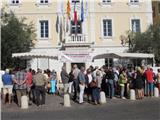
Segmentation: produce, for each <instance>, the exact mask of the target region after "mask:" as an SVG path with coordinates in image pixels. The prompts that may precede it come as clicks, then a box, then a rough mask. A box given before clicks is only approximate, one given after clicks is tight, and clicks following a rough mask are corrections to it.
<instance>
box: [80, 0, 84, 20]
mask: <svg viewBox="0 0 160 120" xmlns="http://www.w3.org/2000/svg"><path fill="white" fill-rule="evenodd" d="M83 21H84V8H83V0H82V2H81V22H83Z"/></svg>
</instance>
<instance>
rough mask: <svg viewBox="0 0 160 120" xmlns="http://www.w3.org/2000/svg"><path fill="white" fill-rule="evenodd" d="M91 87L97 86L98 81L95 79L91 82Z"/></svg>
mask: <svg viewBox="0 0 160 120" xmlns="http://www.w3.org/2000/svg"><path fill="white" fill-rule="evenodd" d="M90 87H92V88H95V87H97V82H95V81H94V80H93V81H92V82H91V83H90Z"/></svg>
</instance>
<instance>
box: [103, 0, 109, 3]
mask: <svg viewBox="0 0 160 120" xmlns="http://www.w3.org/2000/svg"><path fill="white" fill-rule="evenodd" d="M102 2H103V3H111V0H102Z"/></svg>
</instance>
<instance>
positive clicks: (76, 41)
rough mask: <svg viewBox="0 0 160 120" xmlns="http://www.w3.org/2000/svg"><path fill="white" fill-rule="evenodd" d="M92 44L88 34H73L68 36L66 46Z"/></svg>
mask: <svg viewBox="0 0 160 120" xmlns="http://www.w3.org/2000/svg"><path fill="white" fill-rule="evenodd" d="M90 44H91V43H89V42H88V40H87V36H86V35H82V34H72V35H71V36H66V41H65V46H88V45H90Z"/></svg>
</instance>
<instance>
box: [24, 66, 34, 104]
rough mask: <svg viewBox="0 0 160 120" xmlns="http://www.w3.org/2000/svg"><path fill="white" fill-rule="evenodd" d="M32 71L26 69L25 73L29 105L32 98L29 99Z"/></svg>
mask: <svg viewBox="0 0 160 120" xmlns="http://www.w3.org/2000/svg"><path fill="white" fill-rule="evenodd" d="M32 82H33V81H32V69H31V68H30V69H28V70H27V73H26V85H27V94H28V98H29V104H31V101H32V97H31V94H32V92H31V88H32Z"/></svg>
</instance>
